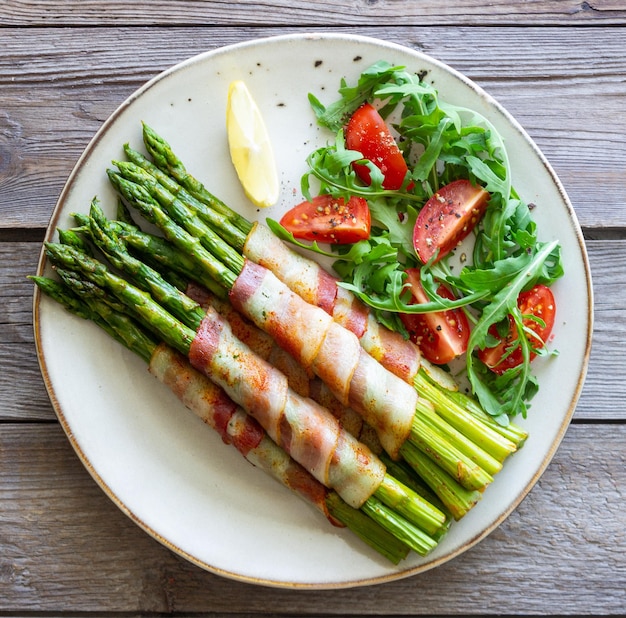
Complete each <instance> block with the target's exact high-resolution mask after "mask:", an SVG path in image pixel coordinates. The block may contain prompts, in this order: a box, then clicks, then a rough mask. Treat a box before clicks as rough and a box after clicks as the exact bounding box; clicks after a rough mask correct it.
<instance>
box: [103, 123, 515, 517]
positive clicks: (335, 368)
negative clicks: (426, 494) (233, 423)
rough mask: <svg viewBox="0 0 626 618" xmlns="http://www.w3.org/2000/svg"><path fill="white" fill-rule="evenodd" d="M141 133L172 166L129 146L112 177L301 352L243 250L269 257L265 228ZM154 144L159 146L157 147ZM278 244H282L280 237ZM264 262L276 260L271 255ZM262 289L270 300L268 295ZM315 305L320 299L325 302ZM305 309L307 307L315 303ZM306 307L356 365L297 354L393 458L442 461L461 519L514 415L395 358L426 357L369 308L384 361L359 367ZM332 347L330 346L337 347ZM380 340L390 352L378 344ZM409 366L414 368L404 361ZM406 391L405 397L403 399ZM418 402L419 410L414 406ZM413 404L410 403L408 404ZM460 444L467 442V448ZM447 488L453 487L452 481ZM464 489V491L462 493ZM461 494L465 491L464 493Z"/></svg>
mask: <svg viewBox="0 0 626 618" xmlns="http://www.w3.org/2000/svg"><path fill="white" fill-rule="evenodd" d="M144 137H145V142H146V145H147V146H148V149H149V150H151V152H152V154H153V158H154V160H155V161H156V162H160V164H161V166H162V167H167V169H168V171H169V172H170V173H171V174H172V176H170V175H168V174H166V172H165V171H164V170H163V169H160V168H159V167H157V166H156V165H155V164H154V163H152V162H150V161H149V160H148V159H147V158H146V157H143V155H141V154H140V153H138V152H137V151H135V150H133V149H132V148H130V147H129V146H128V145H127V146H126V147H125V151H126V153H127V155H128V157H129V159H130V160H131V161H129V162H116V165H117V167H118V171H116V172H114V171H112V170H109V177H110V179H111V180H112V182H113V183H114V185H115V186H116V187H117V188H118V189H119V191H120V193H121V195H123V197H124V199H125V200H126V201H127V202H128V203H129V204H130V205H131V206H133V207H135V208H137V209H138V210H139V211H140V212H141V213H142V215H143V216H145V217H146V218H147V219H148V220H149V221H151V222H152V223H154V224H156V225H157V226H158V227H160V228H161V230H162V231H163V233H164V235H165V237H166V238H167V239H168V240H169V241H170V242H172V243H173V244H174V245H175V246H176V247H178V248H180V249H181V251H182V252H184V253H185V254H187V255H188V256H191V257H192V259H193V260H195V262H196V265H197V266H199V268H200V270H201V271H202V272H203V274H204V273H208V275H209V277H211V278H212V279H213V280H214V282H217V283H219V284H220V285H221V286H223V288H224V290H225V291H228V292H229V294H230V298H231V301H233V302H234V303H235V304H237V305H238V309H240V310H241V311H243V312H244V313H247V315H248V317H250V318H251V319H252V320H253V321H255V323H257V325H259V326H260V327H261V328H263V329H266V330H267V329H269V332H270V333H271V334H272V336H274V337H275V338H277V339H278V340H279V342H280V344H281V345H283V346H284V347H285V348H287V349H289V350H290V351H291V352H292V353H293V352H294V350H296V352H295V353H296V354H299V352H297V350H302V349H305V350H306V345H307V343H309V342H310V340H311V333H310V332H307V334H306V336H307V339H308V341H305V342H303V341H300V342H295V343H294V341H293V340H290V339H286V337H292V335H293V329H291V330H290V331H289V332H288V333H286V334H285V332H284V329H283V327H282V321H283V320H284V316H285V315H288V314H289V312H291V313H292V314H293V313H294V312H295V311H296V310H293V309H285V310H284V311H285V312H284V313H281V314H280V315H278V313H277V312H276V311H275V303H276V302H277V300H278V299H279V298H281V297H282V298H286V297H287V296H288V293H287V292H286V291H285V289H284V288H281V287H280V286H279V285H278V284H277V283H276V282H275V281H274V280H272V279H271V278H270V277H269V276H268V271H266V270H264V269H259V268H255V267H254V266H252V265H251V263H250V260H248V259H245V258H244V257H243V256H242V255H241V253H240V250H241V248H242V247H244V248H245V247H249V246H251V245H255V246H256V247H257V248H256V249H254V250H253V253H256V254H257V259H258V260H259V261H264V259H265V258H262V257H261V258H259V257H258V255H259V253H260V249H258V246H261V245H263V243H260V242H258V241H255V242H250V238H251V236H250V230H251V229H252V230H258V229H259V226H253V225H252V224H250V223H249V222H246V221H244V220H243V219H242V218H241V217H240V216H239V215H238V214H237V213H235V212H233V211H230V210H229V209H228V208H227V207H226V206H225V205H224V204H223V203H222V202H220V201H219V200H217V199H216V198H215V197H213V196H211V195H210V194H208V193H207V192H206V190H204V188H203V187H202V186H201V185H200V184H199V183H198V182H197V181H195V180H194V179H193V178H192V177H191V176H190V175H189V174H188V173H187V172H186V171H185V169H184V167H183V166H182V163H180V161H179V160H178V159H177V158H176V157H175V156H174V155H173V153H171V150H169V148H168V147H167V145H166V144H165V142H164V141H163V140H162V139H160V138H157V137H155V134H154V132H153V131H152V130H150V129H149V128H148V127H146V126H145V125H144ZM155 144H157V145H158V147H159V150H158V151H157V150H156V146H155ZM164 152H165V154H163V153H164ZM173 175H176V176H178V178H179V179H180V180H181V182H182V181H184V182H185V184H186V185H187V186H188V187H190V188H191V189H192V190H193V191H194V193H193V194H192V192H191V191H189V190H187V189H186V188H185V187H184V186H182V185H181V184H178V183H177V181H176V180H175V179H174V178H173ZM198 197H201V198H202V199H203V201H200V199H198ZM242 228H243V230H242ZM255 237H256V236H255ZM262 238H263V239H266V238H267V234H266V233H264V234H263V235H262ZM227 241H228V242H227ZM229 243H230V244H229ZM279 245H281V246H284V245H282V243H280V242H279ZM270 246H271V251H270V252H265V253H266V254H267V253H271V254H272V255H281V256H282V257H281V258H280V259H273V260H271V261H272V263H273V264H274V265H275V268H276V269H278V270H280V271H281V273H282V275H283V278H285V279H286V280H289V281H290V282H292V283H293V284H294V286H297V281H298V277H297V276H295V275H293V274H289V273H293V272H296V269H295V266H294V265H293V264H291V265H290V266H288V267H286V266H284V265H283V266H280V264H284V263H289V262H290V259H291V257H292V255H293V256H295V255H297V254H295V253H293V252H290V254H289V255H285V252H284V251H283V252H282V253H281V252H280V251H279V250H278V249H276V250H274V248H275V244H271V245H270ZM295 259H296V264H297V265H300V264H301V263H302V259H303V258H301V257H298V258H295ZM265 261H269V258H268V259H265ZM291 261H292V262H293V260H291ZM196 270H198V269H197V268H196ZM297 272H301V270H298V271H297ZM303 272H305V273H306V272H315V277H317V278H318V279H320V275H319V272H320V269H319V267H317V268H313V267H311V266H310V265H309V264H307V265H305V268H304V271H303ZM285 273H286V274H285ZM328 277H329V276H328ZM310 279H311V276H309V278H308V279H307V277H305V278H304V280H305V281H309V282H310ZM261 280H262V282H261V283H259V282H260V281H261ZM331 282H332V285H333V289H334V291H335V293H336V294H339V292H340V291H341V290H342V288H340V287H338V286H337V284H336V281H335V280H334V279H332V281H331ZM237 287H239V290H237ZM300 287H304V288H306V289H311V287H312V286H311V285H304V286H303V285H302V284H300ZM242 289H243V291H241V290H242ZM253 293H254V294H255V295H256V296H255V298H253V300H252V302H250V301H249V298H250V296H252V295H253ZM293 296H295V294H294V295H293ZM293 296H291V297H289V300H288V301H286V302H285V303H284V306H285V307H286V306H289V305H290V303H293ZM326 297H328V295H326ZM242 298H243V299H244V300H243V301H242V300H241V299H242ZM263 298H270V299H271V300H270V301H269V302H264V301H263ZM316 298H318V300H319V299H323V298H324V294H319V293H318V294H317V296H316ZM351 302H352V301H351ZM254 303H257V306H254ZM258 303H260V304H258ZM318 304H319V305H320V306H323V302H318ZM327 304H328V303H327ZM352 304H353V305H354V304H355V303H352ZM246 305H247V306H246ZM339 305H340V304H339V303H335V309H337V311H336V312H335V317H341V316H342V315H343V316H344V318H345V316H346V315H347V314H348V313H350V312H349V311H347V310H346V309H345V306H346V303H343V305H342V306H343V310H342V309H341V307H340V306H339ZM293 306H297V307H298V308H297V312H300V311H303V310H302V309H301V306H302V305H295V304H294V305H293ZM338 306H339V308H338ZM326 308H327V309H328V307H326ZM306 310H307V311H308V307H307V309H306ZM353 313H354V312H353ZM307 315H309V316H311V317H310V318H307V329H308V330H309V331H310V324H314V323H316V322H320V323H321V324H322V327H321V329H320V330H319V331H318V333H319V334H318V344H316V346H313V347H314V349H315V350H316V352H318V353H319V349H320V346H321V343H319V342H321V341H324V343H327V341H328V340H329V338H330V337H329V332H332V333H337V332H341V336H340V337H339V336H338V337H337V338H336V341H339V342H340V344H339V345H340V346H341V350H342V354H343V355H345V354H348V352H347V351H348V350H351V354H352V355H353V359H354V363H353V364H352V366H350V365H349V364H347V363H336V362H335V363H333V362H329V361H328V359H329V355H328V354H326V355H321V354H320V356H319V357H318V358H313V359H311V358H305V357H304V356H300V361H301V362H303V363H304V364H305V365H306V366H307V368H310V369H312V370H314V371H315V372H317V373H318V375H320V376H321V377H322V378H323V379H324V380H326V381H327V383H328V384H329V385H330V386H331V388H333V392H335V394H336V395H337V396H338V397H339V399H340V400H342V401H344V402H345V403H349V404H350V405H352V407H354V408H356V409H357V410H358V411H359V413H361V414H362V415H363V416H364V418H365V419H366V420H367V421H368V423H369V424H370V425H373V426H374V427H376V428H377V430H378V432H379V438H380V441H381V443H382V444H383V445H384V446H385V448H386V449H387V451H388V452H389V453H390V455H391V456H392V457H397V456H398V455H401V456H402V457H403V458H404V459H406V460H407V461H410V462H411V463H412V465H413V466H414V467H418V468H419V469H420V474H422V475H423V476H432V475H430V471H425V470H424V466H423V461H424V456H425V455H426V456H429V457H431V459H433V460H436V461H437V463H438V470H437V473H438V478H430V480H429V483H430V485H431V487H433V488H436V491H437V492H438V494H439V495H440V497H441V498H442V499H443V500H444V501H445V502H446V506H448V508H450V509H451V511H452V512H453V513H454V516H455V518H457V519H458V518H460V517H462V516H463V514H464V513H465V512H467V510H468V509H469V508H471V507H472V506H473V504H475V503H476V501H477V500H478V499H479V498H480V493H481V492H482V491H484V489H485V487H486V486H487V485H488V484H489V483H490V482H491V481H492V479H493V474H495V473H497V472H498V471H499V470H500V468H501V465H502V462H503V461H504V459H505V458H506V457H507V456H508V455H509V454H510V453H512V452H514V451H515V450H516V449H517V448H518V447H519V445H521V444H522V443H523V441H524V439H525V437H526V436H525V433H524V432H523V431H521V430H519V428H517V427H516V426H515V425H513V424H510V425H509V426H508V427H501V426H499V425H498V424H497V423H495V422H494V421H493V420H492V419H490V417H488V416H487V415H485V414H482V413H480V411H478V413H477V411H476V405H475V402H473V401H472V400H469V398H466V397H465V396H463V395H461V394H460V393H455V392H453V391H448V390H446V389H442V388H440V385H439V384H438V382H440V380H439V379H438V378H437V377H435V378H434V379H433V374H434V368H432V367H431V366H428V365H427V364H426V363H421V364H420V365H419V366H418V367H415V365H416V363H415V361H411V362H405V361H403V362H401V363H398V362H397V359H398V358H403V359H406V358H407V356H408V354H409V353H410V354H412V355H413V357H414V358H417V359H418V360H419V356H417V354H418V353H417V351H416V348H415V346H413V344H410V346H409V345H407V342H405V341H404V340H401V341H402V345H401V346H398V344H397V338H394V337H392V336H391V335H397V334H395V333H393V334H390V333H385V332H384V329H382V328H380V327H377V328H375V327H372V326H371V323H372V320H371V316H370V317H369V318H368V320H367V324H368V328H367V331H366V333H368V334H366V336H362V337H361V338H360V340H357V343H359V344H361V345H363V346H364V347H368V346H369V347H370V349H374V350H379V353H378V354H377V355H378V356H379V358H380V363H371V362H369V364H366V365H365V368H364V369H362V373H361V374H360V373H359V368H361V367H362V366H363V363H362V361H363V360H368V361H371V357H370V358H368V357H369V355H364V354H362V353H359V352H357V351H356V350H355V347H354V343H353V342H352V341H350V340H347V339H346V338H345V336H344V334H345V333H343V329H335V330H333V329H332V326H333V324H330V325H329V322H328V321H324V320H323V319H322V318H321V317H320V315H319V313H317V314H316V313H308V314H307ZM344 321H345V322H346V324H350V323H354V322H355V320H354V319H352V318H350V319H345V320H344ZM307 329H302V330H303V331H305V330H307ZM369 331H372V332H369ZM372 333H374V334H372ZM408 343H410V342H408ZM392 345H393V346H395V347H396V348H397V347H400V349H401V350H403V351H401V352H400V353H399V354H394V353H391V352H390V351H389V350H390V346H392ZM329 349H330V350H331V354H332V348H331V346H329ZM381 349H385V350H387V351H386V352H380V350H381ZM394 349H395V348H394ZM406 350H409V351H408V352H407V351H406ZM305 353H306V352H305ZM386 361H388V362H389V363H390V364H391V368H392V371H388V372H386V373H383V374H381V373H380V371H379V367H378V365H379V364H382V363H384V362H386ZM394 363H395V364H394ZM355 364H356V367H357V369H356V370H354V366H355ZM346 367H347V369H346ZM407 367H408V368H409V369H406V368H407ZM403 368H404V369H403ZM341 371H344V374H348V375H350V376H351V380H352V382H349V381H348V380H346V379H345V375H342V374H341ZM403 371H404V374H405V375H404V377H403V380H402V379H396V380H395V381H394V377H395V376H393V375H392V373H395V374H396V375H400V374H401V373H402V372H403ZM320 372H321V373H320ZM331 372H332V373H331ZM381 375H382V377H381ZM435 375H436V374H435ZM355 376H360V377H361V380H362V381H361V384H362V385H365V384H367V388H371V386H372V384H377V383H378V385H379V387H380V388H379V389H378V390H377V391H376V392H375V394H373V395H372V394H371V393H370V397H369V398H370V401H365V399H366V398H367V397H366V396H365V395H364V387H363V388H361V389H359V388H358V386H357V387H355V382H356V380H355ZM402 381H405V382H406V383H410V384H411V388H410V389H407V388H406V386H407V384H401V383H400V382H402ZM413 386H415V387H417V389H418V390H419V392H420V395H421V396H420V397H419V398H417V399H413V400H412V399H411V396H412V395H413V396H415V389H413V388H412V387H413ZM351 389H352V390H351ZM409 391H410V392H409ZM389 393H393V396H392V399H393V402H390V401H389V400H388V394H389ZM386 397H387V398H386ZM402 398H403V401H402V402H401V403H398V400H399V399H402ZM372 400H375V402H376V405H375V406H374V407H373V408H372V407H371V406H370V403H371V401H372ZM399 409H400V413H398V410H399ZM415 409H417V413H414V412H415ZM409 410H413V412H411V413H408V412H407V411H409ZM470 410H471V412H470ZM383 417H384V418H383ZM381 418H382V420H381ZM435 436H436V437H435ZM461 443H464V444H463V447H462V448H460V445H461ZM441 472H444V476H443V477H441V476H440V473H441ZM451 481H452V483H451ZM454 483H457V485H459V486H458V487H457V486H456V485H454ZM450 487H452V488H453V489H452V490H450ZM462 489H465V490H466V491H465V493H464V492H463V491H462ZM460 496H462V499H461V500H459V499H458V498H459V497H460Z"/></svg>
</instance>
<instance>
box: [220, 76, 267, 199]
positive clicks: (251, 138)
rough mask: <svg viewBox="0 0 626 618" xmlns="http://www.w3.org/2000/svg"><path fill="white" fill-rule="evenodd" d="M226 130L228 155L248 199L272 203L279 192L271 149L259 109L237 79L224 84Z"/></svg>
mask: <svg viewBox="0 0 626 618" xmlns="http://www.w3.org/2000/svg"><path fill="white" fill-rule="evenodd" d="M226 133H227V135H228V146H229V149H230V158H231V159H232V162H233V165H234V167H235V171H236V172H237V176H238V177H239V182H241V186H242V187H243V190H244V191H245V193H246V195H247V196H248V199H249V200H250V201H251V202H252V203H253V204H255V205H256V206H259V207H261V208H267V207H268V206H272V205H273V204H275V203H276V202H277V201H278V194H279V185H278V173H277V170H276V161H275V159H274V151H273V149H272V144H271V142H270V138H269V134H268V132H267V127H266V126H265V122H264V120H263V116H262V115H261V111H260V110H259V108H258V106H257V104H256V102H255V100H254V99H253V98H252V95H251V94H250V91H249V90H248V87H247V86H246V84H245V83H244V82H243V81H241V80H238V81H234V82H232V83H231V84H230V86H229V88H228V102H227V105H226Z"/></svg>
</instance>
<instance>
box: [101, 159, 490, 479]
mask: <svg viewBox="0 0 626 618" xmlns="http://www.w3.org/2000/svg"><path fill="white" fill-rule="evenodd" d="M108 173H109V177H110V179H111V181H112V182H113V184H114V185H115V186H116V187H117V188H118V189H119V190H120V192H121V193H122V195H123V196H124V197H125V198H126V199H127V200H128V201H129V203H130V204H131V205H132V206H134V207H136V208H137V209H139V211H140V212H141V213H142V215H143V216H145V217H146V218H147V219H148V220H149V221H151V222H152V223H153V224H155V225H157V226H158V227H159V228H161V230H162V231H163V232H164V234H165V236H166V238H168V240H170V241H171V242H173V243H174V244H175V245H177V246H179V247H180V248H181V249H183V250H184V251H186V252H187V253H189V255H191V256H193V257H194V258H195V259H196V260H197V261H198V265H199V267H202V268H205V269H206V270H207V272H211V273H214V275H215V278H216V280H217V281H219V282H220V283H222V284H223V285H224V286H225V287H226V288H227V289H229V290H230V292H229V296H230V299H231V302H233V304H234V306H235V307H236V308H237V309H238V310H239V311H242V312H243V313H244V314H245V315H246V316H247V317H249V318H250V319H252V321H253V322H255V324H256V325H257V326H259V327H260V328H262V329H263V330H266V332H268V333H270V334H271V335H272V337H273V338H274V339H275V340H276V341H277V342H278V343H279V345H282V346H283V347H285V348H286V349H288V350H289V351H290V352H291V353H292V354H295V355H296V357H297V358H298V360H299V361H300V362H301V363H302V364H303V365H304V366H305V367H306V368H307V369H309V368H310V369H311V370H313V371H314V372H315V373H316V374H317V375H318V376H319V377H321V378H322V379H323V380H324V381H325V382H326V383H327V384H328V385H329V387H330V388H331V390H333V392H334V393H335V395H336V396H337V397H338V398H339V400H340V401H342V402H343V403H345V404H348V405H350V406H351V407H352V408H354V409H355V410H357V412H359V413H360V414H362V415H363V417H364V419H365V420H366V422H367V423H368V424H369V425H371V426H372V427H374V428H375V429H376V430H377V432H378V435H379V438H380V441H381V444H382V445H383V447H384V448H385V450H386V451H387V452H388V453H389V454H390V455H391V456H392V457H398V456H399V455H400V449H401V448H403V446H404V445H405V444H407V442H408V441H409V439H410V440H412V441H413V442H414V443H415V444H416V445H417V446H418V447H419V448H421V449H423V450H424V452H426V453H429V454H430V456H433V457H435V458H436V459H437V461H438V462H440V465H441V466H443V467H444V468H445V469H446V471H447V472H448V473H449V474H451V475H452V476H453V478H455V479H457V480H458V482H459V483H461V484H462V485H463V486H464V487H466V488H467V489H469V490H483V489H484V488H485V487H486V486H487V485H488V484H489V483H490V482H491V481H492V480H493V477H492V476H491V475H490V474H489V473H487V472H486V471H485V470H484V469H483V468H481V467H480V466H478V465H476V464H475V463H474V462H473V461H471V459H470V458H468V457H467V456H466V455H465V454H463V453H462V452H460V451H459V450H458V449H457V448H456V447H454V445H452V444H450V443H449V442H448V441H446V440H445V438H441V437H438V438H437V444H434V443H433V442H432V439H433V437H434V435H435V434H434V433H433V431H432V430H433V427H432V423H429V422H428V421H424V419H423V418H421V417H420V418H418V417H417V416H416V409H418V408H419V407H421V406H422V405H424V406H425V410H424V411H425V412H428V411H429V409H430V408H429V404H428V402H426V401H424V402H422V400H421V399H419V398H418V396H417V393H416V391H415V389H414V388H413V387H412V386H411V385H409V384H408V383H407V382H405V381H404V380H402V379H401V378H399V377H398V376H396V375H395V374H393V373H392V372H390V371H388V370H386V369H385V368H384V367H383V366H382V365H380V363H378V362H377V361H375V359H373V358H372V357H371V356H370V355H369V354H367V353H366V352H365V351H364V350H363V348H362V347H361V346H360V344H359V342H358V339H357V338H356V336H355V335H354V334H353V333H351V332H350V331H348V330H347V329H345V328H343V327H341V326H340V325H338V324H337V323H336V322H334V321H333V320H332V318H331V317H330V316H329V315H328V314H327V313H326V312H324V311H323V310H322V309H320V308H319V307H316V306H314V305H310V304H308V303H306V301H304V300H303V299H302V298H301V297H300V296H298V295H297V294H295V293H294V292H292V291H291V290H290V289H289V288H288V287H287V286H286V285H285V284H283V283H282V282H280V281H279V280H278V279H277V278H276V277H275V276H274V275H273V274H272V273H271V272H270V271H268V270H267V269H265V268H263V267H261V266H259V265H257V264H254V263H252V262H250V261H248V260H245V259H244V258H243V257H241V256H239V255H237V256H233V255H232V253H231V252H230V251H228V252H226V251H225V252H224V253H220V254H219V258H218V257H216V256H215V255H213V254H212V253H210V251H208V249H207V246H209V247H212V248H213V249H214V250H216V248H217V247H219V244H216V243H215V239H214V238H213V237H214V234H213V232H211V231H210V230H205V229H204V228H206V226H203V224H202V222H201V221H200V220H199V219H198V218H197V217H194V215H193V213H192V212H189V209H188V208H186V207H185V205H184V204H182V203H181V202H180V201H179V200H177V199H172V198H171V197H170V207H171V209H172V211H173V213H174V214H173V215H172V216H173V217H174V216H175V217H176V218H177V219H178V220H179V222H180V223H181V224H182V225H184V226H185V228H187V229H190V230H192V232H193V233H192V234H190V233H189V232H188V231H187V229H185V228H183V227H181V226H179V225H177V224H176V223H175V222H174V221H173V220H172V219H171V218H170V217H169V216H168V214H167V213H166V212H165V211H164V210H163V209H162V208H161V206H160V205H159V203H158V202H157V201H156V200H155V199H153V198H152V197H151V195H150V194H149V193H148V191H147V190H146V189H144V188H143V187H142V186H141V185H138V184H136V183H133V182H130V181H128V180H127V179H125V178H123V177H122V176H120V174H118V173H116V172H114V171H112V170H109V171H108ZM220 260H224V262H227V263H228V265H226V264H225V263H224V262H222V261H220ZM302 316H307V317H306V318H304V320H303V319H302ZM296 318H297V319H298V320H299V321H298V322H295V321H294V320H296ZM338 350H341V355H340V356H337V351H338ZM433 450H434V451H435V452H434V453H433Z"/></svg>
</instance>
